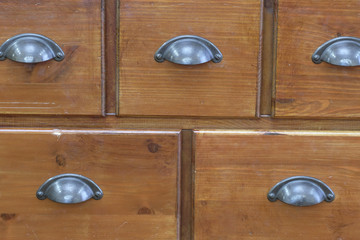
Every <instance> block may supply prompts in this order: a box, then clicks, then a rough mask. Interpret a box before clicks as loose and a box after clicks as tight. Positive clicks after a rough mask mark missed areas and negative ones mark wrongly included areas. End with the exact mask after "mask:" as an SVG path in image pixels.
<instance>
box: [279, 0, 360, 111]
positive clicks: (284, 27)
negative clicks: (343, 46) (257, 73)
mask: <svg viewBox="0 0 360 240" xmlns="http://www.w3.org/2000/svg"><path fill="white" fill-rule="evenodd" d="M359 9H360V2H359V1H357V0H339V1H338V0H330V1H325V0H322V1H296V0H289V1H288V0H287V1H282V0H280V1H279V13H278V44H277V46H278V48H277V49H278V51H277V79H276V99H275V101H276V110H275V116H277V117H322V118H324V117H331V118H333V117H339V118H347V117H360V105H359V102H360V93H359V89H360V68H359V67H338V66H333V65H330V64H327V63H321V64H319V65H318V64H314V63H313V62H312V60H311V56H312V54H313V53H314V52H315V50H316V49H317V48H318V47H319V46H320V45H321V44H323V43H324V42H326V41H328V40H330V39H333V38H335V37H338V36H353V37H359V36H360V30H359V28H358V22H359V14H360V10H359Z"/></svg>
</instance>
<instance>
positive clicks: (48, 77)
mask: <svg viewBox="0 0 360 240" xmlns="http://www.w3.org/2000/svg"><path fill="white" fill-rule="evenodd" d="M0 12H1V15H0V22H1V25H2V27H1V36H0V45H1V44H3V43H4V42H5V41H6V40H8V39H11V38H12V37H14V36H17V35H20V34H27V33H32V34H38V35H42V36H45V37H46V38H48V39H51V40H52V41H53V42H55V43H56V44H57V45H58V46H59V47H60V48H61V49H62V51H63V54H64V55H65V56H64V57H63V60H61V61H56V60H55V59H54V58H57V54H58V53H61V51H55V52H52V51H50V50H49V43H48V42H47V43H44V42H43V40H41V39H38V38H36V39H34V38H32V39H29V38H27V39H25V37H24V36H23V37H22V38H20V39H18V40H17V41H16V42H12V44H10V46H9V48H6V49H7V50H6V51H4V54H3V55H6V56H7V57H6V58H5V60H3V61H0V75H1V77H0V114H69V115H101V114H102V104H101V101H102V100H101V99H102V90H101V81H102V80H101V57H102V56H101V25H102V20H101V0H59V1H43V0H39V1H33V0H30V1H21V0H11V1H1V4H0ZM53 55H54V56H53ZM40 57H41V59H39V58H40ZM10 58H12V59H15V60H17V61H20V60H21V61H22V62H15V61H12V60H10Z"/></svg>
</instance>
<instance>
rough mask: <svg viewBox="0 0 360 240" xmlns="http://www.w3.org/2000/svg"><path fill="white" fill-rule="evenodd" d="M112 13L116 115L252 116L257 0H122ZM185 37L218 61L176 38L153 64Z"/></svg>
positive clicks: (253, 107) (254, 86)
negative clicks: (114, 18) (115, 17)
mask: <svg viewBox="0 0 360 240" xmlns="http://www.w3.org/2000/svg"><path fill="white" fill-rule="evenodd" d="M119 11H120V19H119V21H120V32H119V39H118V40H119V63H118V67H119V106H118V111H119V115H139V116H222V117H255V108H256V87H257V86H256V85H257V78H258V56H259V29H260V16H261V15H260V2H259V1H253V0H246V1H215V0H211V1H205V0H199V1H190V0H185V1H184V0H182V1H178V0H176V1H168V0H166V1H147V0H141V1H131V0H124V1H120V9H119ZM184 35H192V36H196V37H201V38H204V39H206V40H208V41H210V42H211V43H212V44H214V45H215V46H216V47H217V48H218V50H219V51H220V52H221V54H222V60H221V61H220V62H218V61H219V59H217V58H216V52H215V53H214V52H212V51H211V53H209V54H210V55H211V54H212V56H211V57H209V56H208V55H207V54H208V50H209V48H210V49H212V47H211V44H207V43H204V42H200V43H199V42H198V41H197V40H194V39H190V40H189V39H188V40H187V42H185V41H180V39H177V40H179V41H177V42H176V41H175V42H173V43H172V44H169V46H167V48H166V49H167V50H168V51H164V52H161V53H162V54H160V59H161V60H163V57H164V56H165V55H166V56H167V57H168V58H167V60H165V61H164V62H161V63H158V62H157V61H155V59H154V56H155V55H156V56H155V58H157V56H158V55H157V54H155V53H156V52H157V50H158V49H159V48H160V47H161V46H162V45H163V44H164V43H165V42H167V41H168V40H170V39H173V38H175V37H179V36H184ZM182 40H183V39H182ZM180 42H181V43H180ZM194 45H196V46H194ZM169 59H171V60H172V61H168V60H169ZM211 60H213V61H211ZM207 61H209V62H207ZM174 62H175V63H174ZM203 62H205V63H203ZM214 62H218V63H214ZM179 63H181V64H179ZM196 63H202V64H199V65H186V64H196ZM183 64H185V65H183Z"/></svg>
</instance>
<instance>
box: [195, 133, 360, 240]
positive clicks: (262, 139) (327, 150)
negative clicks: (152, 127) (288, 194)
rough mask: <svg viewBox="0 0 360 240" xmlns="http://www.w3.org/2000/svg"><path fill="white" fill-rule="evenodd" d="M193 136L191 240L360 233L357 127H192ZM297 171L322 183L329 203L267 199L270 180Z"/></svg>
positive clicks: (332, 236) (336, 236) (350, 235)
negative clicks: (332, 195) (335, 129)
mask: <svg viewBox="0 0 360 240" xmlns="http://www.w3.org/2000/svg"><path fill="white" fill-rule="evenodd" d="M195 139H196V142H195V149H196V150H195V170H196V173H195V240H202V239H204V240H205V239H222V240H235V239H236V240H237V239H256V240H259V239H266V240H268V239H277V240H280V239H284V240H285V239H294V240H295V239H357V237H358V236H360V224H359V221H358V219H359V217H360V203H359V197H360V185H359V173H360V167H359V166H360V165H359V158H358V156H359V154H360V149H359V144H360V134H359V133H358V132H356V133H354V132H324V131H323V132H322V131H319V132H291V131H282V132H281V131H277V132H257V131H197V132H196V137H195ZM299 175H303V176H311V177H315V178H318V179H320V180H322V181H323V182H325V183H326V184H327V185H328V186H329V187H330V188H331V189H332V190H333V191H334V193H335V195H336V198H335V200H334V201H333V202H331V203H326V202H325V203H321V204H318V205H315V206H311V207H294V206H290V205H287V204H284V203H282V202H280V201H276V202H270V201H268V200H267V193H268V191H269V190H270V189H271V188H272V187H273V186H274V185H275V184H276V183H278V182H279V181H281V180H283V179H285V178H288V177H291V176H299Z"/></svg>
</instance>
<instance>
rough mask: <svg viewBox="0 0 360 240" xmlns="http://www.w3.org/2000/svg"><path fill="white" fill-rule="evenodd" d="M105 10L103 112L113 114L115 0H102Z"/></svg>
mask: <svg viewBox="0 0 360 240" xmlns="http://www.w3.org/2000/svg"><path fill="white" fill-rule="evenodd" d="M102 1H103V2H105V3H104V5H105V6H104V10H105V26H104V30H103V32H104V33H103V41H104V44H105V46H104V47H103V49H105V53H103V56H102V58H103V61H105V67H104V69H105V74H104V75H105V94H106V95H105V97H104V100H105V104H104V106H105V112H106V115H114V114H115V112H116V102H117V101H116V51H114V49H116V34H117V33H116V32H117V31H116V25H117V12H116V11H117V7H116V6H117V0H102Z"/></svg>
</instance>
